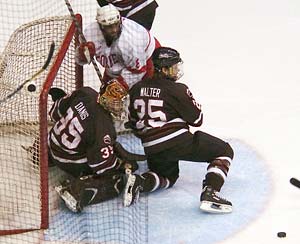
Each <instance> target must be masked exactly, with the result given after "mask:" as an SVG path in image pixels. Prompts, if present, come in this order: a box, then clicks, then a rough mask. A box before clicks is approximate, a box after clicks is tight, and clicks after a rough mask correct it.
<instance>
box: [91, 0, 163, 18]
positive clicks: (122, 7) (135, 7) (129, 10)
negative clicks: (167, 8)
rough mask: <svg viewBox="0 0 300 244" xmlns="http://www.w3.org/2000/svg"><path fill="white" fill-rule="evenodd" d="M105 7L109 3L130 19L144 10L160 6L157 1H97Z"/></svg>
mask: <svg viewBox="0 0 300 244" xmlns="http://www.w3.org/2000/svg"><path fill="white" fill-rule="evenodd" d="M97 2H98V4H99V5H100V6H101V7H103V6H105V5H107V4H109V3H111V4H113V5H114V6H115V7H116V8H117V9H118V10H119V11H120V14H121V15H122V16H123V17H127V18H128V17H130V16H131V15H133V14H135V13H137V12H138V11H140V10H141V9H143V8H146V7H147V8H149V9H156V8H157V7H158V4H157V3H156V1H155V0H97Z"/></svg>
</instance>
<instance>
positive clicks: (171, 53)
mask: <svg viewBox="0 0 300 244" xmlns="http://www.w3.org/2000/svg"><path fill="white" fill-rule="evenodd" d="M152 62H153V65H154V69H155V70H156V72H158V73H159V74H160V75H161V76H163V77H166V78H167V79H170V80H173V81H176V80H179V79H180V78H181V77H182V76H183V65H182V64H183V61H182V59H181V58H180V55H179V53H178V52H177V51H176V50H175V49H172V48H169V47H159V48H157V49H155V51H154V52H153V54H152Z"/></svg>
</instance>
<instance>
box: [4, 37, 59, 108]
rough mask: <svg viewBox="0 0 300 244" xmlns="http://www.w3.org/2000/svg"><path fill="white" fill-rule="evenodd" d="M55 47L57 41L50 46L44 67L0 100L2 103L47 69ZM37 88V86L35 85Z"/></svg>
mask: <svg viewBox="0 0 300 244" xmlns="http://www.w3.org/2000/svg"><path fill="white" fill-rule="evenodd" d="M54 48H55V43H54V42H52V43H51V46H50V50H49V53H48V57H47V59H46V62H45V64H44V65H43V67H42V68H41V69H40V70H38V71H37V72H36V73H35V74H34V75H33V76H32V77H31V78H30V79H28V80H25V81H24V82H23V83H22V84H21V85H19V86H18V87H17V89H16V90H14V91H13V92H12V93H10V94H9V95H8V96H6V97H5V98H3V99H1V100H0V103H3V102H5V101H6V100H7V99H9V98H11V97H12V96H14V95H15V94H16V93H17V92H19V91H20V90H21V89H22V88H23V87H24V86H25V85H26V84H27V83H29V82H31V81H33V80H34V79H35V78H36V77H37V76H38V75H40V74H41V73H42V72H43V71H44V70H45V69H47V67H48V65H49V64H50V61H51V58H52V56H53V53H54ZM34 88H35V87H34Z"/></svg>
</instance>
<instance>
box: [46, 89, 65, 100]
mask: <svg viewBox="0 0 300 244" xmlns="http://www.w3.org/2000/svg"><path fill="white" fill-rule="evenodd" d="M49 95H50V96H51V98H52V101H53V102H55V101H56V100H58V99H60V98H62V97H64V96H65V95H67V93H65V91H64V90H62V89H60V88H57V87H52V88H51V89H50V91H49Z"/></svg>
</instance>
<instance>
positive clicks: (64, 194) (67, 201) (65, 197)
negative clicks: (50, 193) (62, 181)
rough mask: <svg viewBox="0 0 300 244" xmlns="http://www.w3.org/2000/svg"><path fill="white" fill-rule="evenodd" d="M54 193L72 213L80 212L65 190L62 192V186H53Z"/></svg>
mask: <svg viewBox="0 0 300 244" xmlns="http://www.w3.org/2000/svg"><path fill="white" fill-rule="evenodd" d="M54 189H55V191H56V192H57V193H58V195H59V196H60V197H61V198H62V199H63V200H64V202H65V204H66V207H67V208H68V209H69V210H71V211H72V212H74V213H78V212H80V210H79V209H78V207H77V205H78V202H77V201H76V199H75V198H74V197H73V196H72V195H71V194H70V193H69V192H68V191H66V190H64V187H63V186H55V187H54Z"/></svg>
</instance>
